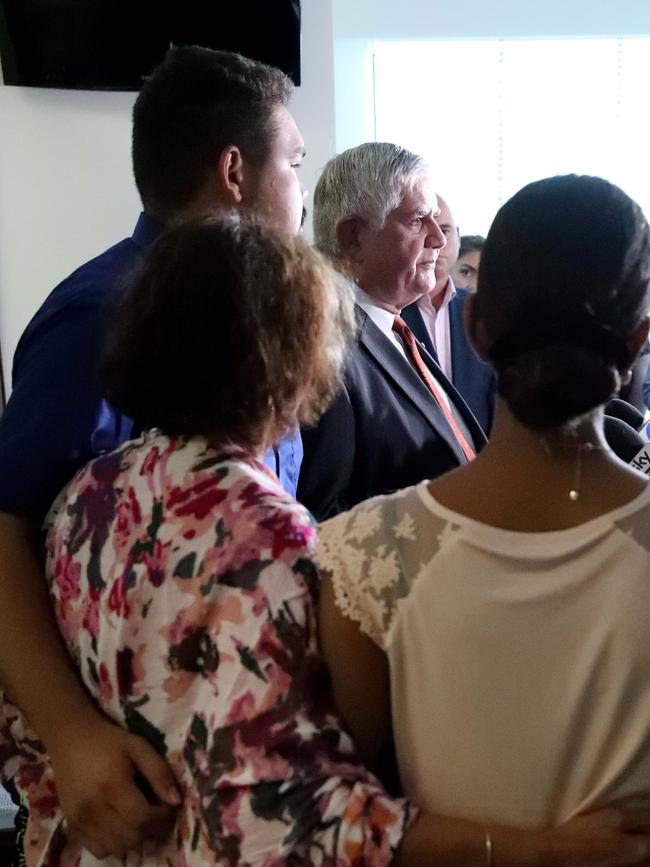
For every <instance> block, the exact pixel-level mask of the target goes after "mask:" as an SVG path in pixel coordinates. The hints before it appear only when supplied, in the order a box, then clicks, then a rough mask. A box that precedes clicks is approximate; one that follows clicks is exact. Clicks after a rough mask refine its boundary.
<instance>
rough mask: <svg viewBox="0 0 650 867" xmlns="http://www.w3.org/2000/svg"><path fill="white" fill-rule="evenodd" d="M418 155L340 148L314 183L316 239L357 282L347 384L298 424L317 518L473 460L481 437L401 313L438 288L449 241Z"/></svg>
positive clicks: (305, 479) (304, 477)
mask: <svg viewBox="0 0 650 867" xmlns="http://www.w3.org/2000/svg"><path fill="white" fill-rule="evenodd" d="M438 213H439V211H438V202H437V201H436V195H435V193H434V191H433V187H432V186H431V182H430V178H429V171H428V168H427V166H426V163H425V162H424V160H423V159H422V158H421V157H419V156H417V155H416V154H413V153H411V152H409V151H407V150H405V149H404V148H400V147H398V146H397V145H393V144H387V143H380V142H372V143H368V144H363V145H360V146H359V147H356V148H351V149H350V150H348V151H345V152H344V153H342V154H339V155H338V156H337V157H335V158H334V159H332V160H330V162H329V163H328V164H327V165H326V166H325V169H324V170H323V174H322V175H321V177H320V179H319V181H318V183H317V185H316V189H315V191H314V236H315V242H316V246H317V247H318V248H319V249H320V250H321V251H322V252H324V253H325V254H326V255H327V256H329V258H330V259H331V260H332V261H333V262H334V264H335V266H336V267H338V268H339V269H340V270H341V271H343V272H344V273H346V274H349V275H350V276H351V277H352V278H353V279H354V280H355V283H356V302H357V321H358V325H359V333H358V337H357V340H356V342H355V343H354V344H353V346H352V347H351V349H350V354H349V357H348V360H347V365H346V377H345V387H344V388H343V389H342V391H341V393H340V394H339V396H338V397H337V398H336V399H335V401H334V403H333V404H332V406H331V407H330V408H329V409H328V410H327V411H326V412H325V414H324V415H323V417H322V418H321V420H320V422H319V423H318V425H317V426H316V427H315V428H314V429H312V430H304V431H303V443H304V449H305V456H304V460H303V465H302V470H301V474H300V484H299V486H298V498H299V499H300V500H302V502H304V503H305V505H306V506H307V507H308V508H309V509H310V510H311V511H312V512H313V514H314V515H315V516H316V518H317V519H319V520H321V519H323V518H326V517H329V516H331V515H334V514H336V513H337V512H340V511H343V510H345V509H348V508H350V507H351V506H353V505H354V504H355V503H358V502H360V501H361V500H364V499H367V498H368V497H372V496H374V495H375V494H381V493H386V492H388V491H394V490H395V489H397V488H402V487H406V486H407V485H411V484H415V483H416V482H419V481H421V480H422V479H425V478H431V477H433V476H437V475H440V474H441V473H444V472H446V471H447V470H449V469H452V468H453V467H456V466H458V465H459V464H460V463H464V462H465V461H468V460H471V459H472V458H473V457H474V454H475V452H476V450H477V449H478V448H480V447H481V446H482V444H483V442H484V440H485V437H484V435H483V432H482V431H481V429H480V427H479V425H478V424H477V423H476V420H475V418H474V417H473V415H472V414H471V412H470V411H469V409H468V408H467V405H466V404H465V402H464V401H463V399H462V397H461V396H460V395H459V394H458V392H457V391H456V389H455V388H454V386H453V385H452V384H451V382H449V380H448V379H447V378H446V377H445V375H444V373H443V372H442V371H441V370H440V368H439V367H438V365H437V364H436V363H435V362H434V361H433V360H432V359H431V358H430V356H429V355H428V353H427V352H426V350H424V349H422V350H420V349H419V347H418V346H417V345H416V341H415V339H414V338H413V335H412V334H411V333H410V331H409V329H408V327H407V326H406V325H405V323H404V322H403V320H402V318H401V316H400V311H401V310H402V309H403V308H404V307H406V306H407V305H408V304H412V303H413V302H414V301H416V300H417V299H418V298H419V297H420V296H421V295H426V294H428V293H430V292H432V291H433V289H434V286H435V282H436V276H435V267H436V260H437V259H438V258H439V257H440V255H442V254H444V247H445V237H444V235H443V233H442V231H441V228H440V227H439V225H438V222H437V220H438Z"/></svg>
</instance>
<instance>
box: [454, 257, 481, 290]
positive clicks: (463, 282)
mask: <svg viewBox="0 0 650 867" xmlns="http://www.w3.org/2000/svg"><path fill="white" fill-rule="evenodd" d="M480 261H481V251H480V250H470V251H469V252H468V253H464V254H463V255H462V256H459V257H458V259H457V261H456V264H455V265H454V266H453V268H452V269H451V279H452V280H453V281H454V285H455V286H457V287H458V289H469V291H470V292H476V282H477V279H478V266H479V263H480Z"/></svg>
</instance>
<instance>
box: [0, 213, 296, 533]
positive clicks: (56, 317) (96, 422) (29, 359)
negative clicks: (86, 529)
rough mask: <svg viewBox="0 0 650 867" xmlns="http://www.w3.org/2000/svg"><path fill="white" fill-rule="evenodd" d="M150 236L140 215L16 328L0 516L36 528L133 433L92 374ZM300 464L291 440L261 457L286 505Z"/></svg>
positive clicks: (0, 464)
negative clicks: (107, 321) (116, 299)
mask: <svg viewBox="0 0 650 867" xmlns="http://www.w3.org/2000/svg"><path fill="white" fill-rule="evenodd" d="M160 231H161V228H160V226H159V225H158V224H156V223H155V222H154V221H153V220H152V219H151V218H150V217H148V216H147V215H146V214H141V215H140V219H139V220H138V223H137V225H136V227H135V231H134V232H133V235H132V236H131V237H130V238H126V239H125V240H123V241H120V243H119V244H116V245H115V246H114V247H111V248H110V249H109V250H106V251H105V252H104V253H102V254H101V255H99V256H97V257H96V258H95V259H92V260H91V261H90V262H87V263H86V264H85V265H82V266H81V267H80V268H78V269H77V270H76V271H75V272H74V273H72V274H71V275H70V276H69V277H67V278H66V279H65V280H64V281H63V282H62V283H60V284H59V285H58V286H57V287H56V288H55V289H54V290H53V291H52V292H51V294H50V295H49V296H48V298H47V299H46V300H45V301H44V303H43V305H42V306H41V308H40V309H39V311H38V312H37V313H36V315H35V316H34V318H33V319H32V321H31V322H30V323H29V325H28V326H27V328H26V329H25V332H24V333H23V336H22V337H21V339H20V342H19V343H18V347H17V349H16V354H15V356H14V364H13V371H12V381H13V388H12V393H11V397H10V399H9V402H8V403H7V407H6V409H5V411H4V412H3V413H2V415H1V416H0V511H4V512H9V513H11V514H17V515H24V516H26V517H29V518H33V519H35V520H38V521H40V520H41V519H42V518H43V516H44V515H45V513H46V512H47V510H48V509H49V507H50V505H51V503H52V501H53V500H54V498H55V497H56V495H57V494H58V492H59V491H60V490H61V488H62V487H63V485H64V484H66V482H68V481H69V480H70V479H71V478H72V476H73V475H74V473H75V472H76V471H77V470H78V469H79V467H81V466H82V465H83V464H85V463H86V462H87V461H89V460H91V459H92V458H94V457H96V456H97V455H98V454H100V453H102V452H105V451H109V450H111V449H114V448H117V447H118V446H119V445H121V444H122V443H123V442H125V441H126V440H127V439H129V438H130V437H132V436H133V435H134V434H135V433H137V431H134V425H133V422H132V421H131V419H129V418H128V417H126V416H124V415H121V414H120V413H118V412H116V411H115V410H114V409H113V408H112V407H111V406H109V404H107V403H106V401H104V400H102V398H101V396H100V393H99V387H98V384H97V381H96V377H95V371H96V368H97V361H98V356H99V350H100V348H101V345H102V342H103V330H104V310H105V308H106V307H107V305H108V302H109V301H110V298H111V296H112V290H113V289H114V288H115V287H116V286H118V285H120V284H122V283H123V282H125V281H126V280H128V279H129V277H130V276H131V274H132V272H133V270H134V269H135V267H136V266H137V265H138V264H139V262H140V260H141V258H142V255H143V253H144V251H145V250H146V248H147V247H148V246H149V245H150V244H151V243H152V242H153V241H154V240H155V239H156V238H157V237H158V235H159V234H160ZM301 461H302V443H301V440H300V435H299V434H298V433H295V434H290V435H288V436H287V437H286V438H285V439H283V440H282V442H280V443H279V444H278V446H277V447H276V448H275V449H273V450H271V451H270V452H269V453H268V454H267V455H266V456H265V463H266V464H267V466H269V467H270V468H271V469H272V470H273V471H274V472H275V473H276V474H277V475H278V477H279V479H280V481H281V483H282V485H283V486H284V488H285V489H286V490H287V491H288V492H289V493H290V494H292V495H293V496H295V494H296V488H297V482H298V473H299V471H300V463H301Z"/></svg>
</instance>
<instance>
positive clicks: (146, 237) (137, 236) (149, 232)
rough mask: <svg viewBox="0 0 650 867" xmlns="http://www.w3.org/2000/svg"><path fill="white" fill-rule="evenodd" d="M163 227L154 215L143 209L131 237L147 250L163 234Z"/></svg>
mask: <svg viewBox="0 0 650 867" xmlns="http://www.w3.org/2000/svg"><path fill="white" fill-rule="evenodd" d="M163 229H164V227H163V226H162V225H161V224H160V223H157V222H156V221H155V220H154V219H153V217H150V216H149V214H145V213H144V211H143V212H142V213H141V214H140V216H139V217H138V222H137V223H136V224H135V229H134V230H133V235H131V238H132V240H133V242H134V243H135V244H137V246H138V247H140V248H141V249H142V250H146V248H147V247H149V246H151V244H153V242H154V241H155V240H156V239H157V238H158V236H159V235H161V234H162V232H163Z"/></svg>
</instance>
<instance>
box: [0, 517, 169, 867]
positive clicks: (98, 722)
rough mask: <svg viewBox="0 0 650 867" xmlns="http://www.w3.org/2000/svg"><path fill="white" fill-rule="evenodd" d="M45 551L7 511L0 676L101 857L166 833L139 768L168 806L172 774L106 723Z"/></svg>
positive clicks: (79, 830) (79, 832)
mask: <svg viewBox="0 0 650 867" xmlns="http://www.w3.org/2000/svg"><path fill="white" fill-rule="evenodd" d="M39 552H40V544H39V536H38V532H37V530H36V528H35V527H34V526H33V525H32V524H31V523H30V522H28V521H26V520H24V519H21V518H17V517H14V516H12V515H8V514H6V513H0V680H1V682H2V684H3V686H4V688H5V690H6V692H7V694H8V697H9V698H10V699H11V701H12V702H13V703H14V704H16V706H18V707H19V708H20V709H21V710H22V711H23V713H24V714H25V716H26V717H27V718H28V720H29V722H30V724H31V726H32V727H33V728H34V729H35V731H36V732H37V733H38V734H39V736H40V738H41V740H42V741H43V743H44V745H45V747H46V749H47V751H48V753H49V755H50V758H51V760H52V766H53V769H54V774H55V778H56V784H57V791H58V795H59V800H60V802H61V806H62V808H63V811H64V814H65V815H66V818H67V820H68V825H69V827H70V830H71V833H72V834H73V835H75V834H76V836H77V838H78V839H79V840H80V842H81V843H82V844H83V845H84V846H85V847H86V848H88V849H89V850H90V851H91V852H93V854H95V855H97V856H98V857H103V856H104V855H106V854H109V853H110V854H120V853H122V852H123V851H125V850H126V849H127V848H130V847H132V846H134V845H136V844H137V843H138V842H139V840H140V839H141V838H142V836H143V835H149V834H153V835H158V834H160V833H162V829H163V828H165V827H166V826H167V824H168V822H169V820H170V818H171V815H170V809H169V807H164V806H152V805H150V804H149V803H148V802H147V799H146V798H145V797H144V795H143V794H142V792H141V791H140V789H139V788H138V786H137V785H136V783H135V780H134V774H135V773H139V774H141V775H142V776H143V777H144V778H145V779H146V780H147V781H148V782H149V784H150V786H151V788H152V790H153V791H154V793H155V795H156V796H157V798H158V799H159V800H160V801H161V802H163V803H166V804H171V805H173V804H177V803H178V794H177V791H176V788H175V780H174V777H173V774H172V772H171V770H170V769H169V767H168V766H167V763H166V762H165V761H164V760H163V759H162V758H161V757H160V756H158V754H157V753H156V752H155V751H154V750H153V749H152V748H151V747H150V746H149V745H148V744H147V743H146V742H144V741H142V740H141V739H140V738H136V737H135V736H133V735H129V734H128V733H127V732H125V731H123V730H122V729H120V728H118V727H117V726H115V725H114V724H113V723H111V722H109V721H108V720H107V719H106V718H105V717H103V716H102V715H101V714H100V713H99V711H98V710H97V709H96V708H95V706H94V705H93V703H92V701H91V700H90V698H89V696H88V695H87V693H86V692H85V690H84V688H83V686H82V684H81V681H80V680H79V678H78V676H77V674H76V672H75V670H74V668H73V666H72V664H71V660H70V657H69V656H68V653H67V651H66V649H65V647H64V644H63V641H62V639H61V636H60V634H59V630H58V628H57V625H56V623H55V620H54V617H53V615H52V609H51V606H50V602H49V597H48V593H47V589H46V584H45V580H44V577H43V574H42V572H41V566H40V560H39ZM115 812H117V813H118V815H119V819H120V821H119V822H116V816H115Z"/></svg>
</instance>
